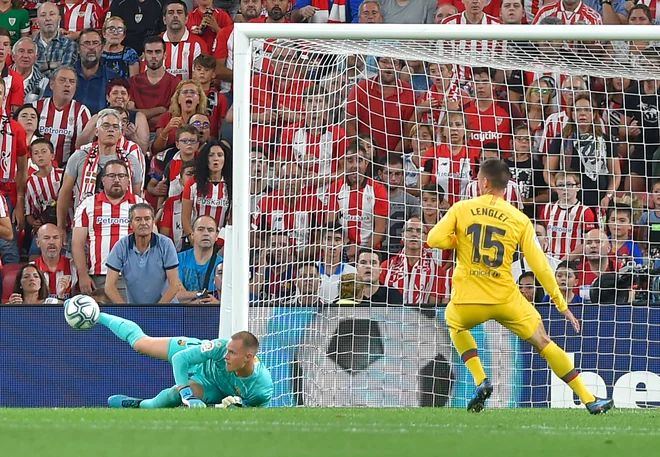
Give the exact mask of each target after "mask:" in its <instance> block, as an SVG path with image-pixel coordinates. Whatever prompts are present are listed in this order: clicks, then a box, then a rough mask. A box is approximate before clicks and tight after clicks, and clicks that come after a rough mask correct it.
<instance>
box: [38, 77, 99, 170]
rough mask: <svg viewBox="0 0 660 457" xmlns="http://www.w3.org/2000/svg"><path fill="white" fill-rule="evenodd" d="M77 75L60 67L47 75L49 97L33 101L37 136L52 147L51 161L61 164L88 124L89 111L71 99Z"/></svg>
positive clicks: (74, 146)
mask: <svg viewBox="0 0 660 457" xmlns="http://www.w3.org/2000/svg"><path fill="white" fill-rule="evenodd" d="M77 87H78V75H77V74H76V71H75V70H74V69H73V68H71V67H66V66H60V67H58V68H57V69H56V70H54V71H53V72H52V73H51V77H50V92H51V94H52V96H51V97H47V98H42V99H41V100H39V101H37V103H36V105H35V106H36V108H37V112H38V113H39V133H40V134H41V135H43V137H44V138H46V139H47V140H49V141H50V142H51V143H52V144H53V147H54V148H55V160H56V161H57V163H58V164H59V165H65V164H66V162H67V161H68V160H69V157H70V156H71V154H73V153H74V152H75V150H76V138H77V136H78V135H79V134H81V133H83V129H84V128H85V125H86V124H88V123H89V120H90V112H89V109H88V108H87V106H85V105H84V104H83V103H81V102H79V101H77V100H74V95H75V94H76V91H77Z"/></svg>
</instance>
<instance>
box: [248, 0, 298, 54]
mask: <svg viewBox="0 0 660 457" xmlns="http://www.w3.org/2000/svg"><path fill="white" fill-rule="evenodd" d="M262 5H263V7H262V9H263V10H266V14H265V15H263V14H261V15H260V16H259V17H257V18H254V19H251V20H250V22H261V23H268V24H271V23H280V24H284V23H290V22H291V21H290V20H289V19H288V18H287V17H286V15H287V14H288V13H289V11H290V10H291V2H290V1H289V0H263V1H262ZM262 46H264V45H263V44H262ZM266 48H268V46H266Z"/></svg>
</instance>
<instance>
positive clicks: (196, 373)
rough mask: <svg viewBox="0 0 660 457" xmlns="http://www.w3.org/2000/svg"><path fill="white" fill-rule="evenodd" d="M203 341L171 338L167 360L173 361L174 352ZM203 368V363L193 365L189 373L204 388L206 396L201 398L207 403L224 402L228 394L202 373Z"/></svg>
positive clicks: (182, 337)
mask: <svg viewBox="0 0 660 457" xmlns="http://www.w3.org/2000/svg"><path fill="white" fill-rule="evenodd" d="M202 342H203V341H202V340H200V339H197V338H188V337H185V336H177V337H174V338H170V344H169V346H168V349H167V361H168V362H170V363H172V357H174V354H176V353H177V352H181V351H183V350H185V349H187V348H189V347H191V346H199V345H201V344H202ZM202 369H203V366H202V365H197V366H191V367H190V373H188V376H190V379H192V380H193V381H195V382H196V383H197V384H199V385H200V386H202V388H203V389H204V398H200V400H202V401H203V402H204V403H207V404H210V403H220V402H222V399H223V398H225V397H226V396H227V395H224V394H223V393H222V392H220V389H218V387H216V385H215V384H214V383H213V382H212V381H210V380H209V379H207V378H206V377H205V376H204V375H203V373H201V371H202ZM228 395H231V394H228Z"/></svg>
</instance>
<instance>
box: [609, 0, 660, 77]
mask: <svg viewBox="0 0 660 457" xmlns="http://www.w3.org/2000/svg"><path fill="white" fill-rule="evenodd" d="M619 1H621V3H623V0H619ZM627 22H628V24H630V25H653V14H652V13H651V9H650V8H649V7H648V6H646V5H645V4H644V3H641V2H639V3H636V4H635V5H633V6H632V7H631V8H630V11H628V13H627ZM623 23H624V24H625V23H626V20H624V21H623ZM656 43H657V42H656ZM653 45H654V42H652V41H649V40H640V41H624V40H614V41H612V42H611V46H612V48H613V49H612V51H613V54H614V55H613V58H614V60H616V61H617V63H620V64H622V65H627V66H630V67H636V68H640V67H641V65H642V64H643V62H644V61H643V59H642V57H643V55H644V53H645V52H644V51H645V50H646V49H648V48H649V47H653Z"/></svg>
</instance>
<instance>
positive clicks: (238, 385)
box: [172, 339, 273, 407]
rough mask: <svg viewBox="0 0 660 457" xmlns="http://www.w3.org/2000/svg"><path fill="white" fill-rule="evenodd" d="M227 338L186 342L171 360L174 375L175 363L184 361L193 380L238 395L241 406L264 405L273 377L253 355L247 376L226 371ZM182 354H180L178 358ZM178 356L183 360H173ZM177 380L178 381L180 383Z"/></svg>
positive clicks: (266, 402) (223, 393) (271, 389)
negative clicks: (253, 362)
mask: <svg viewBox="0 0 660 457" xmlns="http://www.w3.org/2000/svg"><path fill="white" fill-rule="evenodd" d="M228 342H229V340H224V339H216V340H210V341H201V344H194V343H193V342H192V341H189V342H188V344H187V346H188V347H187V349H185V350H184V351H182V352H180V353H179V354H177V357H175V358H174V359H173V360H172V362H173V363H172V364H173V365H174V371H175V378H176V375H177V365H179V364H180V363H181V362H184V363H185V362H187V365H188V370H187V372H188V374H189V375H190V377H191V378H192V379H200V380H202V381H206V382H207V383H209V384H212V385H213V386H214V387H216V388H217V389H218V390H219V391H220V392H221V393H222V395H223V396H230V395H232V396H239V397H241V399H242V400H243V405H244V406H251V407H266V406H268V404H269V403H270V399H271V397H272V395H273V380H272V379H271V376H270V372H269V371H268V368H266V367H265V366H264V365H263V364H262V363H261V361H259V359H258V358H257V357H256V356H255V364H254V372H252V374H251V375H250V376H248V377H247V378H240V377H238V376H237V375H236V374H235V373H229V372H227V365H226V362H225V355H226V354H227V343H228ZM181 356H183V357H181ZM179 357H181V358H182V359H184V360H175V359H177V358H179ZM179 383H180V382H179V380H177V384H179Z"/></svg>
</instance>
